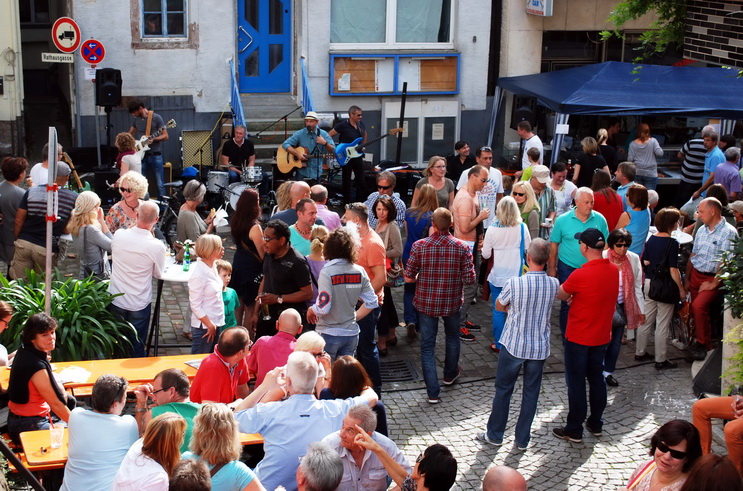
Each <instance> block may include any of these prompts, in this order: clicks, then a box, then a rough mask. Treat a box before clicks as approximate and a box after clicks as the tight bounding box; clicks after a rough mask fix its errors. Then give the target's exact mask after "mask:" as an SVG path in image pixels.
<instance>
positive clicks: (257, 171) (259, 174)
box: [241, 166, 263, 184]
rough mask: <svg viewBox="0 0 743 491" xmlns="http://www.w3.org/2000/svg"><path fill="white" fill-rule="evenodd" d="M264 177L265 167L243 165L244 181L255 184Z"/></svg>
mask: <svg viewBox="0 0 743 491" xmlns="http://www.w3.org/2000/svg"><path fill="white" fill-rule="evenodd" d="M262 179H263V169H261V168H260V167H256V166H252V167H243V173H242V179H241V181H242V182H243V183H250V184H255V183H258V182H261V180H262Z"/></svg>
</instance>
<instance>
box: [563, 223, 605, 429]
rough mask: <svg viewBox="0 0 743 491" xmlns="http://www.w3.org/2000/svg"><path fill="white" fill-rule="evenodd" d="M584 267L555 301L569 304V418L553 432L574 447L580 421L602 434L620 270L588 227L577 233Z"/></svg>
mask: <svg viewBox="0 0 743 491" xmlns="http://www.w3.org/2000/svg"><path fill="white" fill-rule="evenodd" d="M575 238H576V239H578V243H579V246H580V252H581V254H582V255H583V256H584V257H585V258H586V261H587V262H586V263H585V264H584V265H583V266H582V267H580V268H578V269H576V270H575V271H573V273H572V274H571V275H570V276H569V277H568V279H567V281H565V283H563V284H562V286H561V287H560V290H559V292H558V293H557V298H559V299H560V300H563V301H567V302H568V303H570V312H569V313H568V325H567V329H566V331H565V340H564V346H565V383H566V384H567V386H568V419H567V424H566V425H565V426H564V427H562V428H554V429H553V430H552V433H553V434H554V435H555V436H556V437H558V438H564V439H565V440H569V441H571V442H574V443H580V442H582V441H583V422H584V421H585V423H586V428H587V429H588V431H590V432H591V433H592V434H593V435H594V436H601V430H602V426H603V424H604V422H603V420H602V419H601V416H602V415H603V413H604V409H606V382H605V381H604V377H603V374H602V371H603V366H604V355H605V353H606V347H607V346H608V344H609V341H610V340H611V321H612V317H613V316H614V310H615V308H616V303H617V297H618V296H619V269H618V268H617V267H616V266H615V265H613V264H611V262H609V260H608V259H603V258H602V256H601V251H602V250H603V249H604V247H605V245H606V238H605V237H604V234H603V232H601V231H600V230H598V229H595V228H587V229H586V230H584V231H583V232H579V233H577V234H575ZM586 379H588V385H589V387H590V392H589V398H590V404H591V415H590V416H589V417H588V420H587V421H586V415H587V414H588V405H587V403H586Z"/></svg>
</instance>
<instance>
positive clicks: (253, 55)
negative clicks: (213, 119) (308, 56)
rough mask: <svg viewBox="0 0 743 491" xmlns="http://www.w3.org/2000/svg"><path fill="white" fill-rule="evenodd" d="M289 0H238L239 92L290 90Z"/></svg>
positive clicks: (290, 0)
mask: <svg viewBox="0 0 743 491" xmlns="http://www.w3.org/2000/svg"><path fill="white" fill-rule="evenodd" d="M291 2H292V0H238V8H237V10H238V19H237V51H238V79H239V84H240V92H289V91H290V90H291V56H290V49H291Z"/></svg>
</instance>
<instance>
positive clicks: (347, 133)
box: [333, 120, 366, 143]
mask: <svg viewBox="0 0 743 491" xmlns="http://www.w3.org/2000/svg"><path fill="white" fill-rule="evenodd" d="M358 126H359V127H358V129H356V128H354V127H353V126H351V123H349V122H348V120H345V121H341V122H340V123H338V124H337V125H335V126H334V127H333V131H335V132H336V133H338V141H339V142H341V143H351V142H352V141H354V140H355V139H356V138H359V137H361V138H363V137H364V133H365V132H366V127H365V126H364V122H363V121H359V122H358ZM362 141H363V140H362Z"/></svg>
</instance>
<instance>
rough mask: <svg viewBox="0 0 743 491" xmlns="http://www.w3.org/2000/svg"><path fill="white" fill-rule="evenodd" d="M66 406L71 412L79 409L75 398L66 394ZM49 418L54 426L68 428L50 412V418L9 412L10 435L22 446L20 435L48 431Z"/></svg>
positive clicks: (49, 425)
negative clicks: (28, 432) (25, 432)
mask: <svg viewBox="0 0 743 491" xmlns="http://www.w3.org/2000/svg"><path fill="white" fill-rule="evenodd" d="M65 406H67V409H69V410H70V411H72V410H73V409H75V407H77V399H75V396H73V395H72V394H66V400H65ZM49 418H51V420H52V421H54V426H64V427H67V423H65V422H64V421H62V420H61V419H60V418H59V416H57V415H56V414H55V413H54V412H50V413H49V415H48V416H17V415H15V414H13V412H12V411H9V412H8V434H9V435H10V437H11V439H12V440H13V441H14V442H15V443H16V444H18V445H20V444H21V439H20V434H21V433H23V432H24V431H36V430H48V429H49V428H50V427H51V423H50V421H49Z"/></svg>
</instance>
